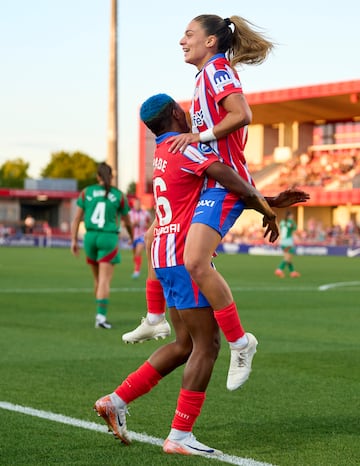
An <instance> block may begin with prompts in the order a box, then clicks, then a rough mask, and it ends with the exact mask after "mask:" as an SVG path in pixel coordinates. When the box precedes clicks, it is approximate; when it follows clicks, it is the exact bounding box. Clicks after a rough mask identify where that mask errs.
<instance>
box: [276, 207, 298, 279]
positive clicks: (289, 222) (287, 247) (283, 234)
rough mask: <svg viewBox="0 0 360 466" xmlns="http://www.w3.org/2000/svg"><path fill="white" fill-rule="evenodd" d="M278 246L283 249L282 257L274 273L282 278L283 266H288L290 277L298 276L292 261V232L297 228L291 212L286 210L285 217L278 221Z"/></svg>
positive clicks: (293, 250) (283, 274)
mask: <svg viewBox="0 0 360 466" xmlns="http://www.w3.org/2000/svg"><path fill="white" fill-rule="evenodd" d="M279 226H280V247H281V249H282V250H283V253H284V258H283V260H282V261H281V263H280V265H279V267H278V268H277V269H276V270H275V275H276V276H278V277H280V278H284V277H285V273H284V270H285V267H288V268H289V271H290V277H292V278H296V277H300V274H299V272H296V271H295V269H294V265H293V263H292V255H293V254H294V253H295V247H294V238H293V234H294V232H295V231H296V229H297V226H296V223H295V221H294V215H293V214H292V212H290V211H289V212H286V215H285V218H284V219H282V220H281V221H280V225H279Z"/></svg>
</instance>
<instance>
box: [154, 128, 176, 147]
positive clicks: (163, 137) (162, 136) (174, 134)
mask: <svg viewBox="0 0 360 466" xmlns="http://www.w3.org/2000/svg"><path fill="white" fill-rule="evenodd" d="M177 134H180V133H177V132H176V131H169V132H168V133H164V134H162V135H161V136H157V137H156V138H155V142H156V144H160V143H161V142H163V141H165V139H167V138H169V137H170V136H176V135H177Z"/></svg>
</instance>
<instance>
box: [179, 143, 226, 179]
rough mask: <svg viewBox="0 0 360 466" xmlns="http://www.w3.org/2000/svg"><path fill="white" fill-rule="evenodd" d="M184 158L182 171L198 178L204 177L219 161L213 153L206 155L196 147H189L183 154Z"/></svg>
mask: <svg viewBox="0 0 360 466" xmlns="http://www.w3.org/2000/svg"><path fill="white" fill-rule="evenodd" d="M182 156H183V158H184V161H183V164H182V170H184V171H187V172H189V173H193V174H194V175H197V176H203V175H204V172H205V171H206V169H207V168H208V167H209V166H210V165H212V164H213V163H214V162H218V161H219V159H218V158H217V156H216V155H215V154H214V153H213V152H209V154H204V153H203V152H200V151H199V150H198V149H197V148H196V147H194V146H187V148H186V149H185V150H184V152H183V153H182Z"/></svg>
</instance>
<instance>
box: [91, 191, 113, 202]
mask: <svg viewBox="0 0 360 466" xmlns="http://www.w3.org/2000/svg"><path fill="white" fill-rule="evenodd" d="M92 195H93V197H104V196H105V189H98V190H97V191H93V192H92ZM107 197H108V199H109V201H112V202H114V201H116V196H114V194H112V193H108V195H107Z"/></svg>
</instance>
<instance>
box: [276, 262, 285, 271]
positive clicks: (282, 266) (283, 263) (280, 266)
mask: <svg viewBox="0 0 360 466" xmlns="http://www.w3.org/2000/svg"><path fill="white" fill-rule="evenodd" d="M285 267H286V262H285V261H282V262H281V264H280V265H279V267H278V269H280V270H284V269H285Z"/></svg>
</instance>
